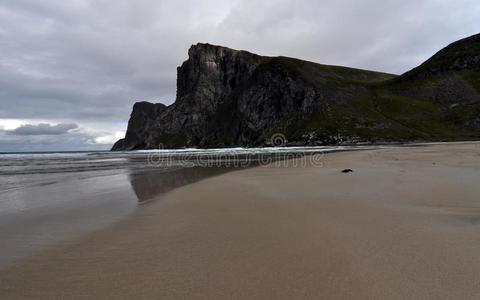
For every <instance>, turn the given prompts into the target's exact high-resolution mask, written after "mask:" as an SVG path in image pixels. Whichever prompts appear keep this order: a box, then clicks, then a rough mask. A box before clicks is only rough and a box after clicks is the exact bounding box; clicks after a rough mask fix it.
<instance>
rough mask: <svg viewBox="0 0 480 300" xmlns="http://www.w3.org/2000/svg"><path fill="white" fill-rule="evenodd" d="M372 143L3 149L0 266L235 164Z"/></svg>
mask: <svg viewBox="0 0 480 300" xmlns="http://www.w3.org/2000/svg"><path fill="white" fill-rule="evenodd" d="M371 148H378V146H377V147H373V146H349V147H347V146H338V147H272V148H229V149H179V150H147V151H142V150H140V151H129V152H109V151H99V152H56V153H54V152H46V153H0V244H1V248H0V268H4V267H7V266H8V265H9V264H10V263H12V262H14V261H16V260H18V259H21V258H23V257H26V256H29V255H33V254H35V253H38V252H39V251H42V250H43V249H46V248H48V247H50V246H52V245H54V244H56V243H59V242H62V241H65V240H69V239H72V238H75V237H79V236H82V235H85V234H87V233H89V232H91V231H94V230H98V229H101V228H104V227H106V226H111V225H113V224H115V223H116V222H120V221H122V220H124V219H126V218H128V217H129V216H130V215H132V214H135V213H136V212H137V211H138V210H142V209H148V204H147V205H140V204H146V203H150V202H151V200H156V201H161V196H162V195H163V194H165V193H167V192H169V191H171V190H172V189H175V188H177V187H180V186H182V185H186V184H189V183H192V182H195V181H198V180H201V179H204V178H207V177H210V176H215V175H219V174H222V173H225V172H228V171H231V170H234V169H240V168H245V167H253V166H257V165H261V164H268V163H271V162H274V161H282V159H285V158H295V157H312V155H317V157H316V158H317V159H318V161H319V162H320V163H321V159H322V155H323V154H324V153H326V152H331V151H345V150H358V149H371Z"/></svg>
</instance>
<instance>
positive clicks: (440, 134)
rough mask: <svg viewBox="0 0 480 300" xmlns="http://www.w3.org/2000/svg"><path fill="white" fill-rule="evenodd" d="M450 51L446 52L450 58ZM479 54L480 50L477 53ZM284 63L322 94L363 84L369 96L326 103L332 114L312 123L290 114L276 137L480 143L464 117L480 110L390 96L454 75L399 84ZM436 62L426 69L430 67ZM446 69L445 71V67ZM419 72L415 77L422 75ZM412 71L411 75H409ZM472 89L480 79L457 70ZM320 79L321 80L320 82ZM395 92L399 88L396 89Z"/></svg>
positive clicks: (355, 72)
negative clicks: (280, 134)
mask: <svg viewBox="0 0 480 300" xmlns="http://www.w3.org/2000/svg"><path fill="white" fill-rule="evenodd" d="M450 52H451V50H449V51H448V53H447V54H448V55H450ZM479 52H480V51H479ZM277 59H279V60H280V61H281V62H282V64H283V65H284V66H285V67H286V68H287V69H288V70H289V73H290V74H292V75H293V77H295V78H299V79H302V80H304V81H305V82H308V83H310V84H311V85H313V86H314V87H316V88H319V89H325V88H327V89H335V88H340V89H341V88H345V87H348V86H349V85H361V86H363V87H365V88H367V90H368V92H366V93H365V94H363V95H361V96H359V97H358V98H355V99H353V100H350V101H348V103H346V104H345V103H342V104H339V103H335V102H333V101H332V102H330V103H329V104H328V111H321V110H319V111H315V112H314V113H313V114H312V115H311V116H310V117H309V119H308V120H307V121H306V122H305V121H300V120H299V118H300V116H298V115H292V116H290V117H288V118H286V119H285V120H284V121H283V122H282V123H281V124H277V126H275V127H274V128H272V130H270V132H269V133H267V134H266V135H264V136H263V137H262V138H264V137H265V136H268V134H270V133H272V132H283V133H284V134H285V135H286V136H287V137H288V138H289V139H290V140H301V139H303V138H304V137H305V136H306V135H312V134H314V135H315V136H316V137H320V139H324V141H325V142H332V141H331V137H332V136H345V137H351V138H354V139H357V140H364V141H383V140H385V141H388V140H390V141H407V140H432V141H437V140H464V139H478V138H480V132H479V130H478V129H477V128H469V127H466V126H465V125H463V124H464V123H465V118H471V117H472V116H471V115H472V108H473V112H474V113H478V112H480V111H479V109H480V105H477V104H473V107H466V106H463V105H461V106H458V107H453V108H450V107H449V108H446V107H444V106H441V105H439V104H435V103H432V102H430V101H427V100H424V99H419V98H412V97H406V96H402V95H401V94H396V93H395V92H393V93H392V92H391V91H389V89H388V88H389V87H391V86H392V82H394V83H396V84H395V88H396V89H399V90H403V89H407V88H416V87H418V88H426V87H430V86H432V85H433V84H435V83H438V81H439V80H440V81H441V80H442V79H444V78H445V77H447V76H451V75H452V74H446V75H445V74H444V75H442V76H438V77H435V76H432V77H430V78H425V79H421V80H418V79H417V80H411V81H405V82H402V81H400V83H397V81H398V80H397V79H396V78H399V77H397V76H395V75H392V74H386V73H379V72H372V71H365V70H359V69H352V68H347V67H339V66H328V65H321V64H316V63H312V62H308V61H303V60H298V59H293V58H287V57H279V58H277ZM440 60H441V64H446V63H447V62H446V58H445V55H444V54H443V53H442V55H440ZM434 64H435V60H434V59H431V60H429V61H427V63H426V64H425V65H426V67H431V66H432V65H434ZM442 67H444V66H443V65H442ZM421 71H422V68H417V69H416V70H415V72H421ZM411 73H412V72H410V74H411ZM455 74H458V75H460V76H461V77H462V78H463V79H464V80H465V81H467V82H468V83H469V84H470V85H471V86H472V87H474V88H475V89H476V90H477V91H479V92H480V74H479V73H478V72H475V71H471V70H461V71H456V72H455ZM318 78H320V79H321V80H318ZM393 90H395V89H393Z"/></svg>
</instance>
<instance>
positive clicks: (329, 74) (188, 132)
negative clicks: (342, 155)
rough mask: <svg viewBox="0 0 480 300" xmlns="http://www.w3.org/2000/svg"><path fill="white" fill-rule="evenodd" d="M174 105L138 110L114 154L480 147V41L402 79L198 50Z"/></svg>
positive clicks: (143, 105)
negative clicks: (467, 143) (274, 143)
mask: <svg viewBox="0 0 480 300" xmlns="http://www.w3.org/2000/svg"><path fill="white" fill-rule="evenodd" d="M188 54H189V58H188V59H187V60H186V61H185V62H183V63H182V65H181V66H180V67H178V68H177V94H176V100H175V102H174V103H173V104H171V105H169V106H164V105H159V104H151V103H150V104H148V103H147V102H140V103H136V104H135V105H134V108H133V110H132V114H131V117H130V120H129V124H128V129H127V132H126V136H125V138H124V139H121V140H119V141H118V142H117V143H115V144H114V145H113V147H112V150H134V149H153V148H158V147H165V148H180V147H233V146H246V147H249V146H268V145H269V144H270V137H271V136H272V135H274V134H276V133H281V134H282V135H284V136H285V138H286V140H287V145H324V144H347V143H348V144H350V143H359V142H363V143H379V142H407V141H442V140H471V139H478V138H480V117H479V116H480V104H479V103H480V94H479V92H480V89H479V87H480V84H479V83H480V75H479V72H480V34H477V35H474V36H471V37H469V38H465V39H462V40H459V41H457V42H454V43H452V44H450V45H448V46H447V47H445V48H444V49H442V50H440V51H439V52H437V53H436V54H435V55H433V56H432V57H431V58H430V59H429V60H427V61H426V62H425V63H423V64H421V65H420V66H418V67H417V68H414V69H412V70H411V71H409V72H406V73H404V74H402V75H400V76H397V75H393V74H387V73H381V72H376V71H368V70H361V69H355V68H349V67H341V66H331V65H322V64H317V63H313V62H309V61H304V60H300V59H295V58H289V57H284V56H279V57H267V56H260V55H257V54H253V53H250V52H248V51H244V50H234V49H230V48H227V47H223V46H215V45H210V44H202V43H198V44H196V45H192V46H191V47H190V49H189V51H188Z"/></svg>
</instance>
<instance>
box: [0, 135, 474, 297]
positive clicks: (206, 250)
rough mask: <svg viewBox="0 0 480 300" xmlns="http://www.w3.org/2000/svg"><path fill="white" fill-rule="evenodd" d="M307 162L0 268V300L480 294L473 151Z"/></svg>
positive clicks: (410, 151) (442, 147) (172, 202)
mask: <svg viewBox="0 0 480 300" xmlns="http://www.w3.org/2000/svg"><path fill="white" fill-rule="evenodd" d="M321 159H322V163H321V164H317V165H315V166H314V165H311V164H310V163H309V160H308V159H307V165H306V166H305V167H301V166H296V167H295V166H293V161H290V164H289V166H283V165H282V166H281V167H279V166H278V165H275V164H274V165H271V166H267V167H255V168H249V169H244V170H239V171H233V172H230V173H226V174H221V175H219V176H216V177H211V178H207V179H205V180H202V181H199V182H196V183H193V184H189V185H186V186H183V187H180V188H177V189H174V190H172V191H170V192H168V193H166V194H165V195H162V196H161V197H158V198H157V199H155V201H149V202H148V203H146V204H144V205H142V206H141V207H140V208H139V209H138V210H137V211H136V212H135V213H134V214H133V215H132V216H131V217H129V218H128V219H127V220H125V221H122V222H120V223H118V224H115V225H113V226H110V227H108V228H106V229H103V230H99V231H96V232H93V233H91V234H88V235H86V236H83V237H81V238H77V239H74V240H71V241H68V242H65V243H62V244H60V245H58V246H55V247H53V248H50V249H48V250H46V251H44V252H42V253H40V254H38V255H35V256H32V257H29V258H26V259H23V260H21V261H18V262H16V263H15V264H13V265H12V266H10V267H9V268H7V269H4V270H1V271H0V298H2V299H18V298H39V299H49V298H85V299H87V298H88V299H91V298H102V299H104V298H115V299H117V298H123V299H132V298H137V299H139V298H168V299H173V298H176V299H232V298H233V299H265V298H273V299H292V298H293V299H480V251H479V249H480V143H450V144H437V145H427V146H415V147H401V148H396V149H382V150H368V151H352V152H338V153H330V154H326V155H325V156H323V157H322V158H321ZM345 168H351V169H353V172H352V173H342V172H341V170H342V169H345Z"/></svg>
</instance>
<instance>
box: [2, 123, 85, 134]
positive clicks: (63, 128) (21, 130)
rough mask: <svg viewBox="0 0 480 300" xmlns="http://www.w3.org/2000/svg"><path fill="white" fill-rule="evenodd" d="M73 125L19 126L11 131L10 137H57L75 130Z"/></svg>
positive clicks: (75, 126)
mask: <svg viewBox="0 0 480 300" xmlns="http://www.w3.org/2000/svg"><path fill="white" fill-rule="evenodd" d="M77 127H78V125H77V124H75V123H60V124H57V125H50V124H48V123H40V124H38V125H31V124H26V125H21V126H19V127H17V128H15V129H14V130H12V131H9V133H10V134H12V135H59V134H66V133H68V132H69V131H70V130H72V129H75V128H77Z"/></svg>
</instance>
